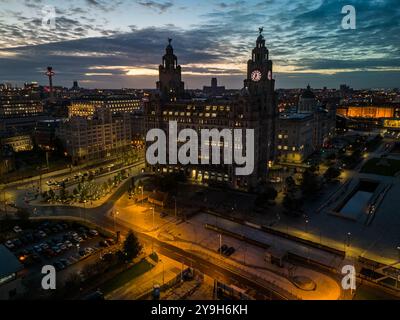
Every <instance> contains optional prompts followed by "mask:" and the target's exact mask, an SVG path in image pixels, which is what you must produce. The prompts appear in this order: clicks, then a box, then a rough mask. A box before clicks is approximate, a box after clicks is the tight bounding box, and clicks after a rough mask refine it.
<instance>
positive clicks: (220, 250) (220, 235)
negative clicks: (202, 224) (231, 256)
mask: <svg viewBox="0 0 400 320" xmlns="http://www.w3.org/2000/svg"><path fill="white" fill-rule="evenodd" d="M218 236H219V255H220V256H221V257H222V249H221V247H222V234H219V235H218Z"/></svg>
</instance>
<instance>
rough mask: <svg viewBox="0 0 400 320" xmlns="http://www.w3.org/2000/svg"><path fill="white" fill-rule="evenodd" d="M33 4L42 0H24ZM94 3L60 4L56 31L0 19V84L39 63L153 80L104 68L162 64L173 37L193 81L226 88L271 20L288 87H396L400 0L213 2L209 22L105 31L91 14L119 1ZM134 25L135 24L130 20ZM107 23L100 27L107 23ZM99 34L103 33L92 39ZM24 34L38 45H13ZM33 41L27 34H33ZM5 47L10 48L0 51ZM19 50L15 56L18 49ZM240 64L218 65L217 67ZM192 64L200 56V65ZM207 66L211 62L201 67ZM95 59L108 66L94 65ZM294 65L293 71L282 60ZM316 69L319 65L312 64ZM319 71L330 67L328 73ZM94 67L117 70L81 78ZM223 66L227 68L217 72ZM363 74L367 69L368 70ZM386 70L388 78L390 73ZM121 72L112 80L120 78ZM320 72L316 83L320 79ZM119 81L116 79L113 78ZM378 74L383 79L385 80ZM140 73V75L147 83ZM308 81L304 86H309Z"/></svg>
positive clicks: (63, 73) (60, 76) (281, 79)
mask: <svg viewBox="0 0 400 320" xmlns="http://www.w3.org/2000/svg"><path fill="white" fill-rule="evenodd" d="M27 2H29V3H30V4H31V5H35V4H37V3H39V2H40V0H37V1H36V0H27ZM90 2H91V4H90V5H89V6H87V7H82V8H81V7H79V6H76V5H75V4H71V7H70V8H67V9H65V11H63V12H60V13H59V14H60V17H59V19H57V29H56V30H55V31H51V30H50V31H46V30H41V29H40V28H39V29H38V25H39V24H40V23H41V21H40V19H36V20H32V19H29V18H28V17H24V16H23V15H21V14H19V13H17V12H12V13H9V14H13V15H14V16H16V17H17V16H18V19H19V22H20V25H12V24H6V23H4V22H3V21H2V20H0V28H1V29H2V34H1V35H0V45H1V43H2V42H1V40H2V39H4V40H3V43H5V42H4V41H7V44H8V45H7V48H5V49H4V50H3V51H1V50H0V70H2V73H1V77H0V82H2V81H4V80H10V79H11V80H13V81H25V80H40V77H42V69H43V68H44V67H45V66H47V65H49V64H52V65H53V66H54V68H55V69H56V70H57V80H59V81H60V82H63V83H65V84H67V83H69V81H72V80H73V79H83V80H85V81H93V82H87V83H88V84H89V83H90V85H91V86H94V85H99V86H101V85H104V86H107V85H106V84H107V83H108V84H109V85H116V86H128V85H136V86H139V87H143V86H150V85H151V87H153V86H154V81H155V77H154V76H137V77H132V76H126V70H123V69H121V68H115V69H112V68H111V69H110V68H109V67H107V66H132V67H142V68H152V69H154V70H156V69H157V64H158V63H159V62H160V59H161V56H162V54H163V52H164V47H165V44H166V39H167V38H168V37H172V38H174V41H173V45H174V48H175V51H176V53H177V55H178V57H179V61H180V63H181V64H183V65H191V66H190V67H187V66H186V67H185V68H184V71H185V72H192V73H195V74H196V76H194V75H191V76H188V75H186V76H185V78H186V79H188V80H189V83H190V84H191V86H194V85H198V84H200V83H203V84H204V82H207V83H208V80H207V79H208V77H210V75H211V74H216V75H218V77H220V78H221V79H222V81H225V84H227V85H228V86H229V87H232V86H235V87H240V86H241V85H242V80H243V77H244V75H239V74H240V72H241V71H240V70H239V69H238V68H237V67H236V66H237V65H241V66H245V64H246V60H247V59H248V57H249V55H250V52H251V49H252V47H253V46H254V41H255V38H256V37H257V33H258V27H259V26H264V36H265V38H266V42H267V46H268V48H269V49H270V55H271V58H272V59H273V61H274V64H275V65H279V66H280V67H281V70H282V71H281V72H280V73H278V74H276V77H277V83H278V85H281V86H290V85H293V86H297V84H298V83H299V82H300V81H301V79H303V81H304V83H307V82H310V83H312V85H313V86H315V87H321V86H323V85H329V84H332V85H336V84H337V82H339V83H340V82H347V81H346V77H347V78H348V79H349V81H354V82H355V83H350V84H352V85H353V86H354V87H357V86H363V87H366V86H367V82H368V81H369V82H370V86H377V84H379V83H380V84H381V85H384V86H396V85H397V86H398V82H399V76H398V75H397V76H396V71H397V74H399V72H398V68H399V66H400V46H399V43H400V24H399V23H398V21H400V10H399V9H396V8H398V0H381V1H372V0H371V1H366V0H346V1H342V0H322V1H319V0H314V1H313V0H310V1H309V2H300V1H296V0H282V1H274V0H270V1H261V0H260V1H257V2H252V3H250V2H245V1H233V2H232V1H228V0H226V1H224V2H219V3H216V4H215V6H214V10H212V11H211V12H209V13H208V14H205V15H203V16H202V17H201V18H202V22H201V23H198V24H196V25H193V26H191V28H187V29H186V30H182V29H181V28H179V27H178V25H179V22H178V21H171V22H173V23H170V24H166V25H165V26H163V27H148V28H140V27H139V26H137V25H131V26H129V27H127V28H128V30H129V29H130V31H129V32H126V33H122V32H121V31H119V30H113V29H110V30H108V29H106V28H105V27H104V26H102V25H101V23H99V19H98V18H97V19H94V18H93V16H89V15H88V14H87V13H88V11H90V10H91V9H90V8H91V7H93V8H99V9H100V10H103V9H104V8H113V6H114V4H115V2H114V1H112V2H109V1H108V2H107V1H101V0H95V1H90ZM136 3H139V4H140V5H142V6H144V7H147V8H149V9H152V10H155V11H156V12H158V13H162V12H165V11H167V10H168V9H170V8H171V7H172V6H173V5H174V4H173V2H172V1H152V0H139V1H136ZM347 4H352V5H354V6H355V8H356V12H357V29H356V30H343V29H342V28H341V20H342V18H343V14H341V9H342V7H343V6H344V5H347ZM133 23H135V22H134V21H133ZM106 24H107V23H106V21H104V24H103V25H106ZM93 32H97V33H98V34H101V35H102V37H98V38H87V37H88V35H89V34H91V33H93ZM21 39H25V41H26V42H27V43H31V44H32V45H28V46H26V45H25V46H22V47H19V48H11V47H13V46H14V45H13V44H14V43H15V45H18V44H20V43H19V41H21ZM26 39H29V41H27V40H26ZM6 51H7V52H8V54H5V53H3V54H2V52H6ZM13 54H15V56H13ZM221 62H223V63H225V64H232V65H234V66H230V67H229V68H228V67H226V68H225V67H224V66H222V67H219V68H213V67H212V65H213V64H215V65H220V64H221ZM193 64H196V65H195V66H193ZM199 64H205V65H206V66H207V67H204V68H203V67H201V66H199ZM94 66H105V68H103V69H101V68H97V69H95V71H94V70H93V67H94ZM289 67H290V68H291V70H292V72H290V73H289V72H288V71H286V70H287V69H285V68H289ZM313 70H315V72H312V71H313ZM320 70H328V71H330V72H329V74H322V72H320ZM87 73H90V74H94V73H102V74H112V75H113V77H112V78H111V77H107V76H104V75H103V76H93V75H90V76H84V75H85V74H87ZM220 74H223V75H220ZM362 75H364V77H363V76H362ZM385 75H386V76H385ZM114 77H115V78H114ZM313 77H314V79H315V80H314V81H313ZM111 79H112V80H111ZM378 79H379V81H378ZM141 81H142V82H141ZM304 83H303V84H302V85H299V86H298V87H304Z"/></svg>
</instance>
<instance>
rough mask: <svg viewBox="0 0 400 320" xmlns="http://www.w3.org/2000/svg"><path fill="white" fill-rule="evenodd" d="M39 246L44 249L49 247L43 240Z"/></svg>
mask: <svg viewBox="0 0 400 320" xmlns="http://www.w3.org/2000/svg"><path fill="white" fill-rule="evenodd" d="M40 247H41V248H42V249H43V250H46V249H48V248H50V246H49V245H48V244H47V243H45V242H43V243H41V244H40Z"/></svg>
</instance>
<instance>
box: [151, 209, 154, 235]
mask: <svg viewBox="0 0 400 320" xmlns="http://www.w3.org/2000/svg"><path fill="white" fill-rule="evenodd" d="M151 210H153V227H152V229H153V230H154V207H151Z"/></svg>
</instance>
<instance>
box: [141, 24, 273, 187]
mask: <svg viewBox="0 0 400 320" xmlns="http://www.w3.org/2000/svg"><path fill="white" fill-rule="evenodd" d="M272 74H273V73H272V61H271V60H270V59H269V52H268V49H267V47H266V46H265V39H264V37H263V35H262V28H261V29H260V33H259V36H258V38H257V40H256V46H255V47H254V49H253V51H252V53H251V58H250V60H249V61H248V63H247V78H246V79H245V80H244V87H243V89H242V90H241V91H240V93H238V94H237V95H234V96H232V95H229V96H228V95H226V96H219V97H210V98H208V99H194V98H192V97H191V96H190V95H189V94H188V93H186V92H185V90H184V83H183V82H182V76H181V66H180V65H179V64H178V59H177V57H176V55H175V54H174V50H173V47H172V45H171V39H169V44H168V46H167V47H166V53H165V55H164V56H163V58H162V64H161V65H160V67H159V81H158V82H157V89H158V90H157V91H156V93H155V94H153V95H152V96H151V97H150V99H149V100H148V102H146V103H145V107H144V111H145V122H146V129H147V130H150V129H152V128H159V129H162V130H164V131H165V132H166V133H167V134H168V131H169V130H168V129H169V124H170V122H171V121H176V122H177V125H178V130H182V129H185V128H191V129H194V130H195V131H197V132H200V130H201V129H210V130H212V129H218V130H223V129H230V130H232V129H253V130H254V150H253V151H254V170H253V171H252V173H251V174H250V175H241V176H239V175H237V174H235V172H236V170H235V168H236V167H237V166H238V165H237V164H235V163H233V164H223V162H221V164H217V165H216V164H208V165H205V164H201V160H200V159H199V164H194V165H193V164H187V165H182V164H181V163H179V162H178V163H176V164H175V163H174V162H173V161H172V162H173V163H172V164H171V162H168V164H155V165H148V167H149V169H150V170H152V171H154V172H159V173H161V172H174V171H182V172H184V173H185V174H186V175H187V176H188V177H189V178H190V179H193V180H194V181H196V182H198V183H204V184H224V185H228V186H230V187H232V188H236V189H243V190H252V189H254V188H255V187H257V185H258V184H259V183H260V182H263V181H265V180H266V178H267V172H268V167H269V165H270V164H271V163H272V162H273V161H274V150H275V126H276V122H277V117H278V111H277V101H276V99H277V98H276V94H275V81H274V79H273V77H272ZM199 136H200V134H199ZM168 140H169V139H168V138H167V143H168ZM244 142H245V141H244ZM200 143H201V142H200ZM220 143H221V146H222V148H221V153H223V146H224V141H223V139H221V142H220ZM210 148H211V146H210ZM199 149H200V147H199ZM167 150H168V147H167ZM170 156H171V155H168V157H170ZM199 157H201V155H199ZM171 158H173V157H171Z"/></svg>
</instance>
